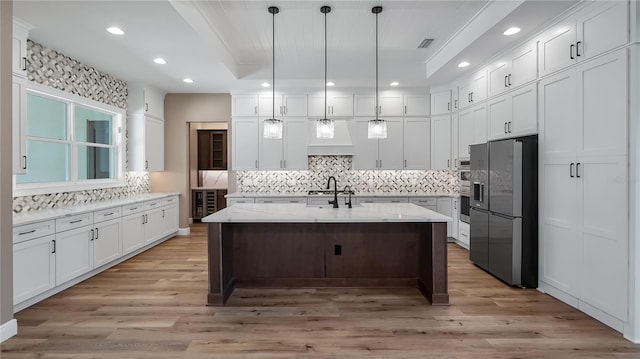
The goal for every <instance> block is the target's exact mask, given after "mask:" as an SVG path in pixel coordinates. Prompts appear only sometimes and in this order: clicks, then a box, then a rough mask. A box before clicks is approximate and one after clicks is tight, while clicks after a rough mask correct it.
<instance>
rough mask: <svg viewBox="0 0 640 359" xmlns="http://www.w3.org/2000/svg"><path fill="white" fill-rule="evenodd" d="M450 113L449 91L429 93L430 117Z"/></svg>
mask: <svg viewBox="0 0 640 359" xmlns="http://www.w3.org/2000/svg"><path fill="white" fill-rule="evenodd" d="M449 112H451V90H450V89H446V90H435V91H433V92H431V115H432V116H437V115H442V114H445V113H449Z"/></svg>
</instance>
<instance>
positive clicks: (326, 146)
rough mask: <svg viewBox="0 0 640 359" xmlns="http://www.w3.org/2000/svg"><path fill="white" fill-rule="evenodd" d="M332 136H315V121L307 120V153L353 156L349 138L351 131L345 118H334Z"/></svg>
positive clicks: (351, 143)
mask: <svg viewBox="0 0 640 359" xmlns="http://www.w3.org/2000/svg"><path fill="white" fill-rule="evenodd" d="M334 121H335V125H334V135H333V138H331V139H327V138H317V137H316V121H315V120H310V121H309V124H308V126H309V132H308V137H307V138H308V141H309V145H308V153H309V156H316V155H349V156H353V153H354V148H353V141H352V140H351V131H350V129H349V122H348V121H347V120H344V119H343V120H334Z"/></svg>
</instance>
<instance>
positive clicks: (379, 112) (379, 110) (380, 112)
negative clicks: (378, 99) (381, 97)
mask: <svg viewBox="0 0 640 359" xmlns="http://www.w3.org/2000/svg"><path fill="white" fill-rule="evenodd" d="M378 114H382V106H378Z"/></svg>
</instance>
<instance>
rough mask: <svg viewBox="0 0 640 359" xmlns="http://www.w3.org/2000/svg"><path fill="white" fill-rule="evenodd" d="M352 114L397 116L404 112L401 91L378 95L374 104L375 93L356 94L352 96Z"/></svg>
mask: <svg viewBox="0 0 640 359" xmlns="http://www.w3.org/2000/svg"><path fill="white" fill-rule="evenodd" d="M353 104H354V106H353V107H354V108H353V109H354V116H368V117H375V115H376V114H377V115H378V116H380V117H385V116H391V117H398V116H402V115H403V114H404V104H403V97H402V93H400V92H389V93H382V94H380V95H379V96H378V104H377V105H376V96H375V94H366V95H364V94H356V95H354V98H353Z"/></svg>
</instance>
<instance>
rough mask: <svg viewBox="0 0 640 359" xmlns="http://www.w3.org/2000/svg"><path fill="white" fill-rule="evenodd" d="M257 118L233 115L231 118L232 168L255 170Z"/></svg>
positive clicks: (256, 163)
mask: <svg viewBox="0 0 640 359" xmlns="http://www.w3.org/2000/svg"><path fill="white" fill-rule="evenodd" d="M258 122H259V121H258V118H255V117H254V118H251V117H234V118H233V119H231V135H232V139H231V146H232V147H231V168H232V169H233V170H257V169H258V153H259V147H260V145H259V138H258V135H259V130H258Z"/></svg>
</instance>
